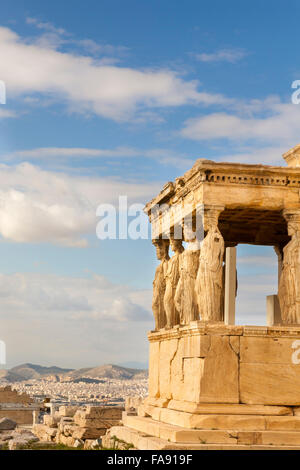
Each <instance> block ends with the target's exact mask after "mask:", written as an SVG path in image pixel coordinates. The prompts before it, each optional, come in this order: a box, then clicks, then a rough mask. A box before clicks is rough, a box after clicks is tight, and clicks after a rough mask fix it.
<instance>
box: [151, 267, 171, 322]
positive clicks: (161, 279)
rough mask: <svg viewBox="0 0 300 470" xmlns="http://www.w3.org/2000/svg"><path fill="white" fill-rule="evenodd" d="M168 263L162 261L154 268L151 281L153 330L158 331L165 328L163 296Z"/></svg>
mask: <svg viewBox="0 0 300 470" xmlns="http://www.w3.org/2000/svg"><path fill="white" fill-rule="evenodd" d="M168 263H169V261H167V260H163V261H162V262H161V263H160V265H159V266H158V267H157V268H156V271H155V277H154V281H153V298H152V311H153V315H154V320H155V329H156V330H160V329H161V328H164V327H165V326H166V322H167V320H166V312H165V307H164V296H165V291H166V274H167V269H168Z"/></svg>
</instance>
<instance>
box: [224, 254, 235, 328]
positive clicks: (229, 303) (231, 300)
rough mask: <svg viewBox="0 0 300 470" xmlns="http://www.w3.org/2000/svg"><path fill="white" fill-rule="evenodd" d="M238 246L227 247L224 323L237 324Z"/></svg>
mask: <svg viewBox="0 0 300 470" xmlns="http://www.w3.org/2000/svg"><path fill="white" fill-rule="evenodd" d="M235 297H236V247H235V246H234V247H231V246H230V247H227V248H226V257H225V303H224V323H225V325H235Z"/></svg>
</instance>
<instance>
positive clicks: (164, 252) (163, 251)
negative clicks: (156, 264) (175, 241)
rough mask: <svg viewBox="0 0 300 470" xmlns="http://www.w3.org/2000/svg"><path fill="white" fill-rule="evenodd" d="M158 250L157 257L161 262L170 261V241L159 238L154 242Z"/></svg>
mask: <svg viewBox="0 0 300 470" xmlns="http://www.w3.org/2000/svg"><path fill="white" fill-rule="evenodd" d="M152 243H153V245H154V246H155V248H156V256H157V259H158V260H160V261H163V260H168V259H169V240H167V239H166V240H165V239H162V238H158V239H155V240H153V241H152Z"/></svg>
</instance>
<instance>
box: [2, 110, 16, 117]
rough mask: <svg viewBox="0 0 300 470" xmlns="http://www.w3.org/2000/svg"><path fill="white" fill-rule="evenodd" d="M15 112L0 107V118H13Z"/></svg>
mask: <svg viewBox="0 0 300 470" xmlns="http://www.w3.org/2000/svg"><path fill="white" fill-rule="evenodd" d="M14 117H16V113H15V112H14V111H12V110H10V109H5V108H0V119H5V118H14Z"/></svg>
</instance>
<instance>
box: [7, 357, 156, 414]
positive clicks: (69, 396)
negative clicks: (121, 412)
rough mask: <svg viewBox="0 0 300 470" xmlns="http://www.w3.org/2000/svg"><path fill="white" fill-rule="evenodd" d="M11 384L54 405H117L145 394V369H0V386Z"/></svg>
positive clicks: (146, 372) (146, 380)
mask: <svg viewBox="0 0 300 470" xmlns="http://www.w3.org/2000/svg"><path fill="white" fill-rule="evenodd" d="M3 385H11V386H12V388H13V389H15V390H17V391H18V392H19V393H27V394H28V395H30V396H31V397H32V398H34V399H35V400H37V401H48V400H49V401H51V402H52V403H55V404H57V405H64V404H68V405H79V406H80V405H87V404H92V405H95V404H99V405H107V406H108V405H117V404H121V403H123V402H124V401H125V398H126V397H127V396H140V397H144V396H146V394H147V389H148V371H147V370H144V369H132V368H128V367H121V366H117V365H112V364H106V365H103V366H99V367H93V368H83V369H62V368H60V367H56V366H53V367H43V366H40V365H36V364H21V365H19V366H16V367H13V368H12V369H8V370H0V386H3Z"/></svg>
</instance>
